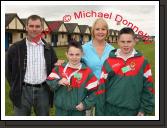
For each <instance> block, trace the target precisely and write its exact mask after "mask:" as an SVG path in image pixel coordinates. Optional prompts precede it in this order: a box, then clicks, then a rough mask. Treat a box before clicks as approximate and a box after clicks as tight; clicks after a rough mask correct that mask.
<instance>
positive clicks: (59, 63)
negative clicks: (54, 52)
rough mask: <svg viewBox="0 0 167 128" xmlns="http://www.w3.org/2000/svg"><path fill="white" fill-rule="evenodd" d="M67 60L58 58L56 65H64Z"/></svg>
mask: <svg viewBox="0 0 167 128" xmlns="http://www.w3.org/2000/svg"><path fill="white" fill-rule="evenodd" d="M64 62H65V60H58V61H57V62H56V63H55V64H54V65H55V66H59V65H62V64H63V63H64Z"/></svg>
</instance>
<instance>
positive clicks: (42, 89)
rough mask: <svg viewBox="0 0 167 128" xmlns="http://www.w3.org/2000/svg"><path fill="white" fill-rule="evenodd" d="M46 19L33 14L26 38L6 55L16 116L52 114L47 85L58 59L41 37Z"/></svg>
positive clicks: (27, 23)
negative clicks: (47, 79)
mask: <svg viewBox="0 0 167 128" xmlns="http://www.w3.org/2000/svg"><path fill="white" fill-rule="evenodd" d="M42 26H43V20H42V18H41V17H40V16H38V15H31V16H30V17H28V19H27V22H26V30H27V37H26V38H25V39H23V40H21V41H18V42H16V43H14V44H13V45H12V46H11V47H10V48H9V50H8V52H7V54H6V68H7V69H6V77H7V80H8V82H9V85H10V99H11V101H12V103H13V105H14V112H15V115H16V116H28V115H31V108H32V107H33V108H34V112H35V114H36V115H38V116H47V115H49V101H51V100H49V99H50V97H51V92H50V90H49V88H48V86H47V84H46V82H45V80H46V78H47V76H48V75H49V74H50V72H51V70H52V68H53V66H54V63H55V62H56V61H57V56H56V54H55V53H54V51H53V49H52V47H50V45H48V44H47V43H46V42H45V41H44V40H43V39H42V37H41V36H40V35H41V33H42V31H43V27H42Z"/></svg>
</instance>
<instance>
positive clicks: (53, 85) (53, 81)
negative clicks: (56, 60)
mask: <svg viewBox="0 0 167 128" xmlns="http://www.w3.org/2000/svg"><path fill="white" fill-rule="evenodd" d="M58 70H59V67H58V66H56V67H54V68H53V69H52V72H51V73H50V74H49V76H48V77H47V79H46V83H47V84H48V86H49V87H50V89H51V90H52V91H55V90H57V89H58V88H59V84H58V82H59V80H60V79H61V77H60V75H59V73H58Z"/></svg>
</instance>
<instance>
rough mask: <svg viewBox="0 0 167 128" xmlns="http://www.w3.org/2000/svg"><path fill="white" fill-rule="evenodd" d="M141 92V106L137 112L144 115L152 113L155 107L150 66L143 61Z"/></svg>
mask: <svg viewBox="0 0 167 128" xmlns="http://www.w3.org/2000/svg"><path fill="white" fill-rule="evenodd" d="M143 79H144V81H143V91H142V95H141V105H140V110H139V112H144V113H145V114H149V113H152V112H153V111H154V108H155V107H154V105H155V95H154V94H155V90H154V87H153V78H152V73H151V67H150V64H149V63H148V62H147V61H146V60H145V62H144V74H143Z"/></svg>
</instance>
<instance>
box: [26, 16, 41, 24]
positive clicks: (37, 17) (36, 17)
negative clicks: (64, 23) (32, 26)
mask: <svg viewBox="0 0 167 128" xmlns="http://www.w3.org/2000/svg"><path fill="white" fill-rule="evenodd" d="M30 19H31V20H40V21H41V26H43V19H42V18H41V17H40V16H38V15H31V16H29V17H28V18H27V20H26V25H28V21H29V20H30Z"/></svg>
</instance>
